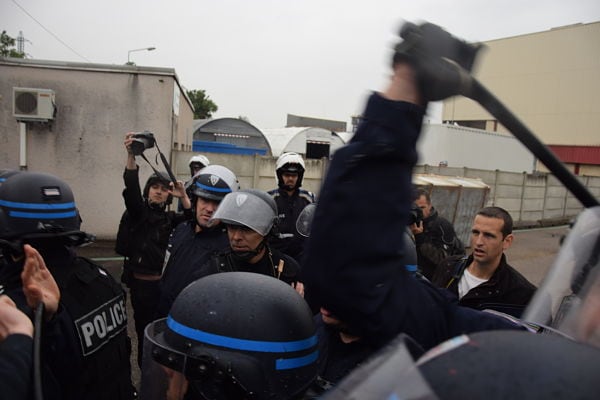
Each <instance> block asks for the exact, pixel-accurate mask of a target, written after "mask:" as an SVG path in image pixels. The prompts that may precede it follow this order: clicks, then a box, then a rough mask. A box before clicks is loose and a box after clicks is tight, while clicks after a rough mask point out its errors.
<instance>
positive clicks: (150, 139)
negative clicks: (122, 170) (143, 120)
mask: <svg viewBox="0 0 600 400" xmlns="http://www.w3.org/2000/svg"><path fill="white" fill-rule="evenodd" d="M155 142H156V141H155V139H154V133H152V132H148V131H144V132H140V133H136V134H134V135H133V141H132V142H131V152H132V153H133V155H134V156H139V155H141V154H142V153H143V152H144V150H146V149H149V148H151V147H154V143H155Z"/></svg>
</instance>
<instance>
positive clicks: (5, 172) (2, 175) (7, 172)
mask: <svg viewBox="0 0 600 400" xmlns="http://www.w3.org/2000/svg"><path fill="white" fill-rule="evenodd" d="M19 172H21V171H19V170H16V169H0V185H2V184H3V183H4V181H5V180H7V179H8V178H10V177H11V176H13V175H16V174H18V173H19Z"/></svg>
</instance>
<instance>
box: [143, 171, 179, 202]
mask: <svg viewBox="0 0 600 400" xmlns="http://www.w3.org/2000/svg"><path fill="white" fill-rule="evenodd" d="M157 183H158V184H161V185H163V186H165V187H167V188H170V187H171V178H169V175H168V174H167V173H166V172H162V171H157V172H154V173H153V174H152V175H150V177H149V178H148V180H147V181H146V185H145V186H144V190H143V192H142V193H143V195H144V199H146V200H148V195H149V193H150V187H151V186H152V185H154V184H157ZM172 201H173V195H172V194H169V197H167V201H166V202H165V203H163V204H159V207H161V208H164V207H166V206H168V205H169V204H171V202H172Z"/></svg>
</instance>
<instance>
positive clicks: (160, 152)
mask: <svg viewBox="0 0 600 400" xmlns="http://www.w3.org/2000/svg"><path fill="white" fill-rule="evenodd" d="M154 145H155V146H156V151H157V152H158V155H159V156H160V160H161V161H162V163H163V165H164V166H165V169H166V170H167V174H169V178H171V181H172V182H173V184H176V183H177V178H176V177H175V175H174V174H173V171H172V170H171V165H169V162H168V161H167V158H166V157H165V155H164V154H163V153H162V151H160V148H159V147H158V143H157V142H156V141H155V142H154ZM140 155H141V157H142V158H143V159H144V160H145V161H146V162H147V163H148V165H150V168H152V170H153V171H154V172H155V173H156V174H158V173H159V172H158V170H157V169H156V168H154V165H152V163H151V162H150V161H148V159H147V158H146V156H145V155H144V153H142V154H140ZM156 165H158V161H157V162H156Z"/></svg>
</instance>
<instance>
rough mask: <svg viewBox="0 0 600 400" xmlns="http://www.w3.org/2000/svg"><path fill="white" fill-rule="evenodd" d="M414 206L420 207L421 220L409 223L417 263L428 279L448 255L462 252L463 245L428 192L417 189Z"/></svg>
mask: <svg viewBox="0 0 600 400" xmlns="http://www.w3.org/2000/svg"><path fill="white" fill-rule="evenodd" d="M415 206H417V207H419V208H420V209H421V212H422V213H423V220H422V221H419V222H418V223H413V224H412V225H410V230H411V231H412V233H413V235H414V236H415V244H416V246H417V264H418V266H419V269H420V270H421V273H422V274H423V275H424V276H425V277H426V278H427V279H429V280H431V278H432V277H433V274H434V272H435V268H436V267H437V266H438V265H439V264H440V263H441V262H442V261H443V260H444V259H446V257H448V256H452V255H459V254H460V255H462V254H464V250H465V249H464V246H463V244H462V243H461V241H460V239H459V238H458V237H457V236H456V232H454V227H453V226H452V224H451V223H450V221H448V220H447V219H446V218H444V217H442V216H440V215H439V214H438V212H437V210H436V209H435V208H434V207H433V205H432V204H431V197H430V195H429V192H428V191H427V190H425V189H417V190H416V195H415Z"/></svg>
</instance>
